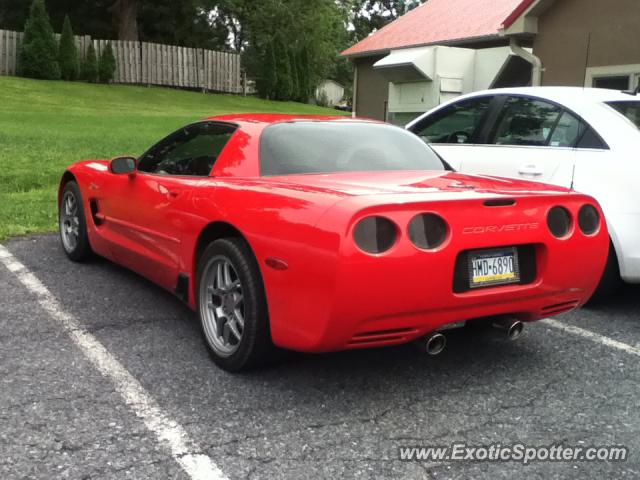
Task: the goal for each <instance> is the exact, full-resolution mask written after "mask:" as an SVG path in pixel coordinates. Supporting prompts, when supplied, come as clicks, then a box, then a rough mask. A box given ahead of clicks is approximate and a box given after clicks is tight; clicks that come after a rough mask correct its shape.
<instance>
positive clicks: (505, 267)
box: [469, 247, 520, 288]
mask: <svg viewBox="0 0 640 480" xmlns="http://www.w3.org/2000/svg"><path fill="white" fill-rule="evenodd" d="M519 281H520V267H519V265H518V250H517V249H516V248H515V247H510V248H499V249H492V250H478V251H476V252H471V253H470V254H469V286H470V287H471V288H479V287H490V286H496V285H506V284H510V283H518V282H519Z"/></svg>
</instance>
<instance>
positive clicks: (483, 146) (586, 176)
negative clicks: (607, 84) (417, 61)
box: [407, 87, 640, 295]
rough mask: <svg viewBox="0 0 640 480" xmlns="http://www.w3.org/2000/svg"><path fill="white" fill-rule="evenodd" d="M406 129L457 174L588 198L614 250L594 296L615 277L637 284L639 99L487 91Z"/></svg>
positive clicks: (598, 92)
mask: <svg viewBox="0 0 640 480" xmlns="http://www.w3.org/2000/svg"><path fill="white" fill-rule="evenodd" d="M407 128H408V129H409V130H410V131H412V132H414V133H415V134H417V135H419V136H420V137H422V138H423V139H424V140H425V141H426V142H428V143H430V144H431V146H432V147H433V148H434V149H435V150H436V151H437V152H438V153H439V154H440V155H441V156H442V157H443V158H444V159H445V160H446V161H447V162H448V163H449V164H450V165H451V166H452V167H453V168H454V169H455V170H458V171H460V172H462V173H469V174H486V175H487V174H488V175H493V176H501V177H511V178H519V179H528V180H534V181H538V182H544V183H550V184H554V185H561V186H564V187H568V188H572V189H574V190H576V191H579V192H582V193H586V194H589V195H591V196H593V197H595V198H596V199H597V200H598V201H599V202H600V203H601V205H602V208H603V210H604V212H605V215H606V217H607V225H608V227H609V231H610V234H611V241H612V244H613V247H614V248H613V249H612V250H611V254H610V259H609V260H610V261H609V264H608V266H607V270H606V271H605V274H604V276H603V279H602V282H601V285H600V289H599V294H601V295H606V294H607V293H609V292H610V291H612V290H613V289H614V288H615V285H616V283H617V282H618V281H619V279H620V278H622V279H623V280H624V281H626V282H629V283H640V96H638V95H637V94H636V93H635V92H620V91H616V90H604V89H592V88H574V87H528V88H527V87H525V88H509V89H496V90H488V91H484V92H476V93H473V94H470V95H464V96H461V97H458V98H456V99H454V100H452V101H450V102H447V103H444V104H442V105H440V106H438V107H437V108H435V109H433V110H431V111H430V112H427V113H426V114H424V115H422V116H421V117H419V118H418V119H416V120H414V121H413V122H411V123H410V124H409V125H407ZM584 261H585V262H588V261H589V259H588V258H585V259H584Z"/></svg>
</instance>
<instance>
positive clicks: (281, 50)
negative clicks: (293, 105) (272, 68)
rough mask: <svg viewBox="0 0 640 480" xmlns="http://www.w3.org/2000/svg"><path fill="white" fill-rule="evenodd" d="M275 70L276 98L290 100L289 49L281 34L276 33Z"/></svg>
mask: <svg viewBox="0 0 640 480" xmlns="http://www.w3.org/2000/svg"><path fill="white" fill-rule="evenodd" d="M274 43H275V51H276V52H277V53H276V71H277V72H278V81H277V83H276V99H277V100H291V98H292V96H293V93H294V92H293V80H292V78H291V62H290V61H289V51H288V48H287V44H286V42H285V40H284V38H283V36H282V35H277V36H276V39H275V42H274Z"/></svg>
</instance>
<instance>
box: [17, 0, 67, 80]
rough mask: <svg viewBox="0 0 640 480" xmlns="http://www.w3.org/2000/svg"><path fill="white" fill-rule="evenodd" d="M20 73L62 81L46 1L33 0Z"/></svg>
mask: <svg viewBox="0 0 640 480" xmlns="http://www.w3.org/2000/svg"><path fill="white" fill-rule="evenodd" d="M20 72H21V74H22V75H24V76H25V77H30V78H42V79H45V80H59V79H60V65H59V64H58V46H57V44H56V39H55V36H54V34H53V28H52V27H51V22H50V20H49V14H48V13H47V9H46V6H45V3H44V0H33V3H32V4H31V10H30V11H29V18H28V19H27V22H26V24H25V27H24V39H23V41H22V45H21V47H20Z"/></svg>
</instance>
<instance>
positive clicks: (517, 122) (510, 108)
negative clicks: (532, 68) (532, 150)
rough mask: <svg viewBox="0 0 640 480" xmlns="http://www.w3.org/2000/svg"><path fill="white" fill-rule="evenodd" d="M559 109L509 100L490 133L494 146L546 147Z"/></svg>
mask: <svg viewBox="0 0 640 480" xmlns="http://www.w3.org/2000/svg"><path fill="white" fill-rule="evenodd" d="M561 112H562V109H561V108H560V107H558V106H556V105H553V104H551V103H547V102H544V101H542V100H536V99H533V98H525V97H511V98H509V99H508V100H507V102H506V103H505V105H504V108H503V113H502V115H501V116H500V118H498V121H497V122H496V124H495V126H494V128H493V131H492V132H491V137H490V138H491V143H493V144H495V145H526V146H536V147H541V146H546V145H548V143H549V137H550V136H551V133H552V131H553V128H554V127H555V125H556V122H557V121H558V119H559V116H560V115H561Z"/></svg>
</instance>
